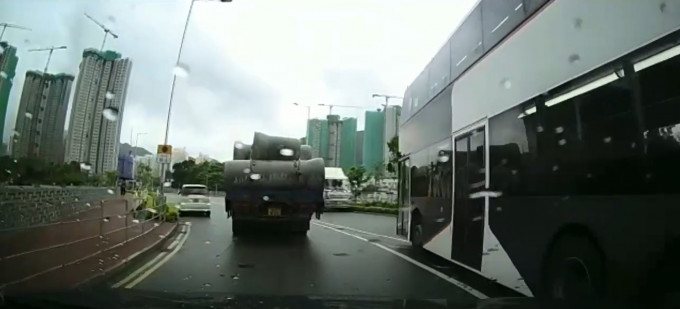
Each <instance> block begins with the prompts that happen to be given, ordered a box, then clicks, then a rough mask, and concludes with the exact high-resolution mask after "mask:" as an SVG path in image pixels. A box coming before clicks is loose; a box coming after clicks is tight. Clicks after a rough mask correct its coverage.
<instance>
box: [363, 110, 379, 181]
mask: <svg viewBox="0 0 680 309" xmlns="http://www.w3.org/2000/svg"><path fill="white" fill-rule="evenodd" d="M364 118H365V121H366V123H365V124H364V141H363V145H364V146H363V151H362V152H363V162H362V164H363V165H364V167H366V169H367V170H369V171H372V170H374V169H376V168H377V166H380V165H382V164H384V161H383V153H384V147H383V145H385V141H384V133H383V132H384V127H385V125H384V122H385V114H384V112H382V111H380V110H378V111H366V114H365V117H364Z"/></svg>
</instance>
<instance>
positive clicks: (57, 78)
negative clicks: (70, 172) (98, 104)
mask: <svg viewBox="0 0 680 309" xmlns="http://www.w3.org/2000/svg"><path fill="white" fill-rule="evenodd" d="M73 79H74V77H73V75H68V74H49V73H43V72H39V71H28V72H26V78H25V79H24V89H23V90H22V92H21V100H20V101H19V112H18V113H17V118H16V122H15V124H14V130H15V133H14V134H15V136H14V137H15V139H16V142H15V143H14V147H13V149H12V156H13V157H15V158H23V157H38V158H41V159H44V160H45V161H46V162H49V163H61V162H63V158H64V124H65V122H66V110H67V109H68V102H69V99H70V98H71V87H72V85H73Z"/></svg>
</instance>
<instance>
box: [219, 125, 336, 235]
mask: <svg viewBox="0 0 680 309" xmlns="http://www.w3.org/2000/svg"><path fill="white" fill-rule="evenodd" d="M224 180H225V191H226V196H225V210H226V212H227V214H228V216H229V217H231V218H232V231H233V234H234V235H238V234H241V233H243V232H244V231H245V230H248V229H251V228H257V226H266V225H272V226H273V225H277V226H282V227H284V228H286V229H288V230H291V231H295V232H299V233H306V232H307V231H308V230H309V223H310V220H311V217H312V214H314V213H315V214H316V217H317V218H319V217H320V215H321V213H322V212H323V209H324V198H323V195H324V194H323V193H324V161H323V159H321V158H315V159H312V158H311V149H309V148H308V146H306V145H301V144H300V141H299V140H298V139H295V138H286V137H278V136H269V135H266V134H263V133H259V132H256V133H255V136H254V138H253V143H252V144H251V145H248V144H244V143H242V142H236V143H235V144H234V160H231V161H227V162H226V163H225V165H224Z"/></svg>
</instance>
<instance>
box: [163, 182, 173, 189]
mask: <svg viewBox="0 0 680 309" xmlns="http://www.w3.org/2000/svg"><path fill="white" fill-rule="evenodd" d="M170 186H172V183H171V182H169V181H166V182H164V183H163V187H166V188H169V187H170Z"/></svg>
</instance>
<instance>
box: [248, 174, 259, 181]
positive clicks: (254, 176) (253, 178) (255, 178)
mask: <svg viewBox="0 0 680 309" xmlns="http://www.w3.org/2000/svg"><path fill="white" fill-rule="evenodd" d="M260 178H261V176H260V174H252V175H250V179H252V180H258V179H260Z"/></svg>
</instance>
